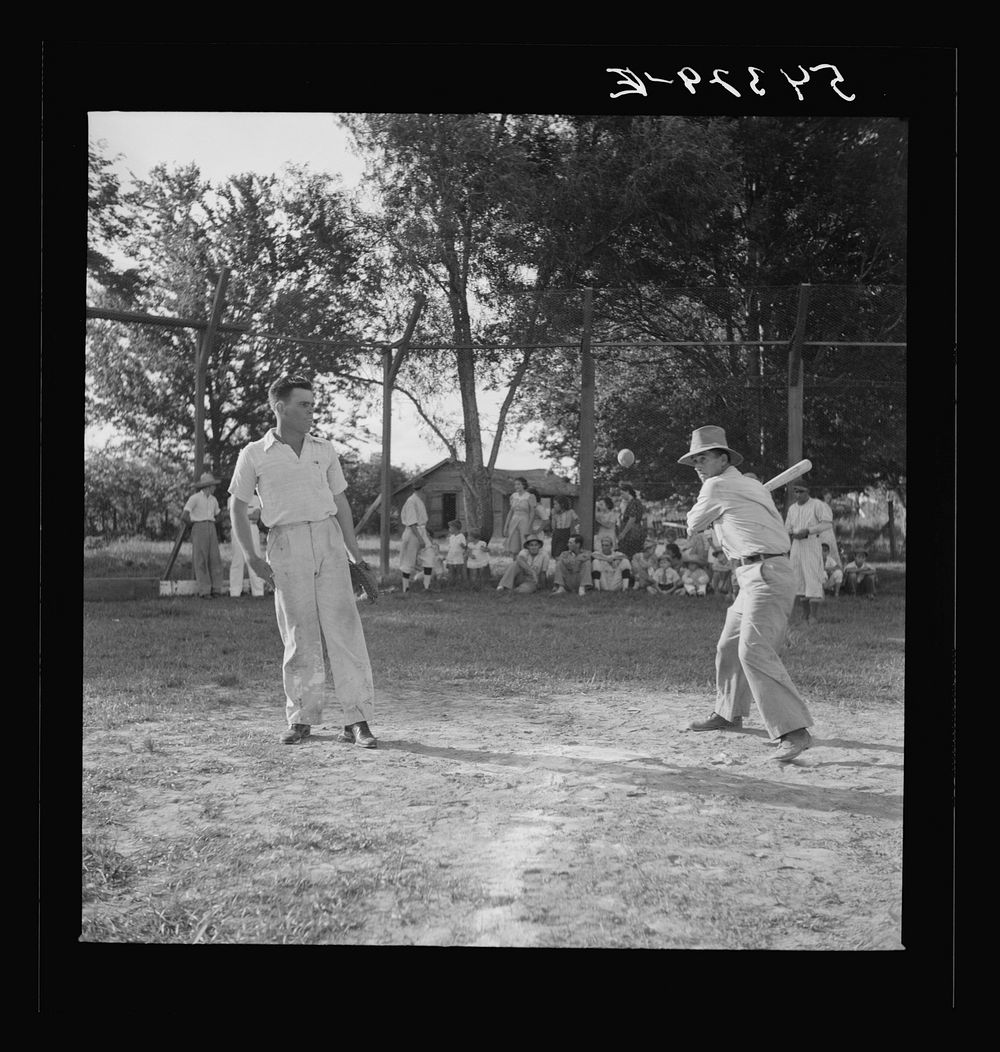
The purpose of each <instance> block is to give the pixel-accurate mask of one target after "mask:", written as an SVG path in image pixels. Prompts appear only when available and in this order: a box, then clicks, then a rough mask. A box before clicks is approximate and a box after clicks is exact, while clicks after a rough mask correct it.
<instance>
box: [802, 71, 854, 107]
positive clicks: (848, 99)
mask: <svg viewBox="0 0 1000 1052" xmlns="http://www.w3.org/2000/svg"><path fill="white" fill-rule="evenodd" d="M800 68H801V67H800ZM809 69H810V71H811V72H813V73H818V72H819V71H820V70H821V69H832V70H833V72H834V74H835V76H834V78H833V80H831V81H830V87H831V88H833V90H834V91H835V92H836V93H837V94H838V95H839V96H840V97H841V98H842V99H843V100H844V102H853V101H854V100H855V99H856V98H857V95H845V94H844V93H843V92H842V91H841V90H840V88H838V87H837V85H838V84H843V83H844V78H843V77H842V76H841V75H840V70H839V69H837V67H836V66H831V65H830V63H829V62H823V63H821V64H820V65H818V66H810V67H809Z"/></svg>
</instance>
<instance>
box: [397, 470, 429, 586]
mask: <svg viewBox="0 0 1000 1052" xmlns="http://www.w3.org/2000/svg"><path fill="white" fill-rule="evenodd" d="M410 485H411V487H412V489H413V492H412V493H411V494H410V495H409V497H407V498H406V503H405V504H404V505H403V509H402V511H400V513H399V521H400V522H401V523H402V525H403V540H402V543H401V544H400V546H399V571H400V573H401V574H402V577H403V595H406V593H407V590H408V589H409V587H410V578H411V577H412V576H413V571H414V570H415V569H416V566H417V559H418V558H419V555H420V552H421V551H422V550H423V549H425V548H427V547H428V546H429V545H430V543H431V538H430V534H429V533H428V532H427V506H426V505H425V504H424V502H423V499H422V498H421V496H420V491H421V490H422V489H423V488H424V480H423V479H422V478H416V479H414V480H413V482H412V483H411V484H410ZM423 571H424V574H423V576H424V591H427V589H428V588H430V586H431V574H432V572H433V564H432V565H430V566H428V565H427V564H426V563H424V566H423Z"/></svg>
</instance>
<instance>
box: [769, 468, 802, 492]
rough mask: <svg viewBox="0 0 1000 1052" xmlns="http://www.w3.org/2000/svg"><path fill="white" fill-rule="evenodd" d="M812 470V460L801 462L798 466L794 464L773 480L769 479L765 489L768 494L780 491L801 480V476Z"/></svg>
mask: <svg viewBox="0 0 1000 1052" xmlns="http://www.w3.org/2000/svg"><path fill="white" fill-rule="evenodd" d="M811 468H812V461H811V460H800V461H799V462H798V463H797V464H793V465H792V466H791V467H790V468H785V470H784V471H782V472H780V473H779V474H777V475H775V476H774V478H773V479H768V480H767V482H765V483H764V489H766V490H767V491H768V492H771V491H773V490H776V489H779V488H780V487H781V486H784V485H785V483H787V482H792V481H793V480H794V479H797V478H799V476H800V475H804V474H805V473H806V472H807V471H809V470H810V469H811Z"/></svg>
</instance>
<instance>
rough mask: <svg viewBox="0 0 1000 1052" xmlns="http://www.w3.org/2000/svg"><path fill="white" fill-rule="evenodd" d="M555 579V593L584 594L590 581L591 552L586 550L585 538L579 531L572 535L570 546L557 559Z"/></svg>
mask: <svg viewBox="0 0 1000 1052" xmlns="http://www.w3.org/2000/svg"><path fill="white" fill-rule="evenodd" d="M553 579H554V581H555V587H554V588H553V589H552V591H553V593H554V594H555V595H562V594H564V593H565V592H578V593H579V594H580V595H583V594H584V592H586V590H587V588H588V586H589V582H590V552H588V551H584V548H583V538H582V537H581V536H580V535H579V534H578V533H574V534H573V535H572V536H571V537H570V539H569V545H568V547H567V548H566V550H565V551H564V552H560V553H559V558H558V559H556V560H555V572H554V573H553Z"/></svg>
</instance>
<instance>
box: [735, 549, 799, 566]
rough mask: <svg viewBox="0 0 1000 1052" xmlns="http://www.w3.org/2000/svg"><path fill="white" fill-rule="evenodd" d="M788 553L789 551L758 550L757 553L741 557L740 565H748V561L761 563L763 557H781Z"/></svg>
mask: <svg viewBox="0 0 1000 1052" xmlns="http://www.w3.org/2000/svg"><path fill="white" fill-rule="evenodd" d="M787 554H788V552H758V553H757V554H756V555H748V556H746V558H743V559H740V566H746V565H747V563H759V562H760V561H761V560H762V559H781V558H782V557H783V556H786V555H787Z"/></svg>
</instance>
